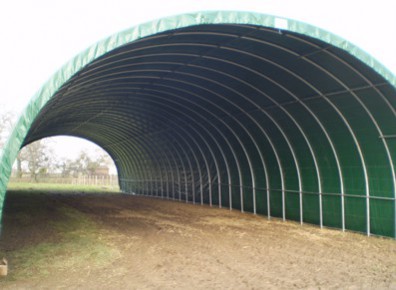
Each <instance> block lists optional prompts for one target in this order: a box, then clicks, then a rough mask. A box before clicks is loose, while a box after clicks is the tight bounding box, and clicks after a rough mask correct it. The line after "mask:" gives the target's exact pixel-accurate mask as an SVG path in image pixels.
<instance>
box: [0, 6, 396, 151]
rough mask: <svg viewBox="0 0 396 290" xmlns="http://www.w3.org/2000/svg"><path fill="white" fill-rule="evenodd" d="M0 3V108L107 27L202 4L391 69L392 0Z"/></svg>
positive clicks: (395, 36) (394, 53) (25, 94)
mask: <svg viewBox="0 0 396 290" xmlns="http://www.w3.org/2000/svg"><path fill="white" fill-rule="evenodd" d="M0 3H1V4H0V35H1V42H0V106H1V107H0V110H4V109H9V110H14V111H17V112H20V111H21V110H22V109H23V108H24V107H25V105H26V104H27V102H28V100H29V99H30V98H31V96H32V95H34V93H35V92H36V91H37V90H38V89H39V88H40V87H41V85H43V84H44V82H45V81H46V80H47V79H48V78H49V77H50V76H51V75H52V74H53V73H54V72H55V71H56V70H58V69H59V68H60V67H61V66H62V65H63V64H65V63H66V62H67V61H68V60H70V59H71V58H72V57H73V56H75V55H76V54H78V53H79V52H81V51H82V50H84V49H86V48H87V47H88V46H90V45H92V44H93V43H95V42H97V41H99V40H101V39H103V38H105V37H107V36H109V35H111V34H113V33H116V32H119V31H121V30H124V29H127V28H130V27H132V26H134V25H137V24H139V23H143V22H147V21H150V20H153V19H157V18H161V17H165V16H170V15H175V14H182V13H186V12H192V11H202V10H246V11H255V12H262V13H265V14H272V15H277V16H281V17H287V18H291V19H295V20H300V21H303V22H307V23H309V24H312V25H315V26H318V27H320V28H323V29H325V30H328V31H331V32H332V33H334V34H337V35H339V36H341V37H343V38H345V39H347V40H349V41H351V42H352V43H354V44H356V45H357V46H359V47H360V48H362V49H363V50H365V51H367V52H368V53H369V54H371V55H373V56H374V57H375V58H377V59H378V60H379V61H380V62H381V63H383V64H384V65H385V66H386V67H387V68H388V69H390V70H391V71H393V73H394V74H396V1H394V0H376V1H362V0H360V1H354V0H352V1H348V0H343V1H339V0H333V1H324V0H322V1H319V0H316V1H314V0H298V1H297V0H250V1H249V0H224V1H221V0H217V1H215V0H195V1H194V0H177V1H176V0H167V1H156V0H151V1H150V0H143V1H138V0H135V1H132V0H129V1H128V0H125V1H121V0H111V1H102V0H94V1H91V0H68V1H54V0H52V1H44V0H34V1H32V0H25V1H18V0H16V1H11V0H3V1H1V2H0ZM69 149H70V146H69Z"/></svg>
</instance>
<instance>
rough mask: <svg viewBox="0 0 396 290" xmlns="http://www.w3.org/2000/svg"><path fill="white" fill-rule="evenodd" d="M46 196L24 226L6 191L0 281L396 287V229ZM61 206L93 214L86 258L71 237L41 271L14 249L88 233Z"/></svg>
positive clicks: (23, 284) (132, 200)
mask: <svg viewBox="0 0 396 290" xmlns="http://www.w3.org/2000/svg"><path fill="white" fill-rule="evenodd" d="M40 196H41V195H40ZM40 198H43V196H41V197H40ZM44 198H45V199H46V203H45V205H44V206H42V208H40V209H41V213H40V214H37V215H36V216H31V217H29V219H28V221H25V223H24V224H23V223H22V226H21V221H20V219H19V221H17V220H16V218H15V216H14V215H17V214H20V213H21V211H22V210H24V206H23V200H22V197H12V196H10V197H9V199H8V200H7V203H6V204H8V205H9V207H8V210H7V208H6V213H5V218H4V231H3V234H2V237H1V240H0V250H1V251H2V253H5V255H6V256H7V258H8V259H9V263H10V269H9V271H10V275H9V276H8V277H6V278H2V279H0V288H2V289H291V288H304V289H305V288H310V289H311V288H312V289H318V288H321V289H338V288H347V289H362V288H363V289H396V242H395V241H394V240H391V239H382V238H376V237H366V236H364V235H360V234H354V233H342V232H341V231H338V230H329V229H319V228H318V227H314V226H308V225H304V226H300V225H299V224H297V223H293V222H282V221H279V220H271V221H269V220H267V219H266V218H264V217H261V216H254V215H251V214H242V213H240V212H237V211H228V210H226V209H217V208H209V207H207V206H199V205H191V204H184V203H179V202H173V201H165V200H160V199H150V198H144V197H136V196H125V195H119V194H111V195H107V194H85V195H65V194H63V195H62V194H52V195H45V196H44ZM13 203H14V204H15V205H19V207H17V206H14V207H12V204H13ZM26 206H27V205H26ZM29 206H30V207H31V206H32V203H31V202H30V204H29ZM33 206H34V205H33ZM37 207H40V202H38V203H37ZM59 207H60V208H67V209H71V210H73V212H77V213H78V215H80V216H84V218H85V219H87V220H88V221H89V223H88V225H85V224H84V225H83V226H86V227H90V226H94V227H95V233H94V234H95V238H94V239H93V240H92V241H91V242H90V244H89V246H88V247H85V246H84V253H83V255H84V256H83V257H84V258H82V259H77V260H76V259H74V260H70V259H71V257H72V256H73V255H79V256H81V255H82V254H81V253H80V252H78V251H77V250H76V249H75V248H73V247H75V246H73V247H71V248H70V247H69V244H67V245H66V244H65V246H64V247H65V250H64V251H61V250H60V251H57V252H54V253H56V254H51V255H50V257H46V258H44V259H42V260H40V261H38V262H37V263H41V264H42V263H44V264H45V265H48V266H44V267H43V266H40V269H38V270H37V269H36V270H37V271H35V270H34V268H35V265H34V264H33V265H32V266H31V267H32V268H33V269H31V272H26V269H25V272H23V271H22V270H21V269H19V268H18V263H22V262H23V261H20V260H18V257H20V255H19V254H17V253H20V252H21V251H23V250H24V249H27V248H29V247H32V246H35V247H39V246H40V245H42V244H46V245H50V246H51V247H53V246H54V245H56V244H57V243H60V244H61V243H62V242H64V239H65V237H64V236H62V233H59V231H69V232H70V233H72V232H73V231H74V233H76V232H77V233H78V235H79V237H80V236H84V235H85V234H86V235H87V236H89V235H90V229H88V228H84V229H83V230H82V231H81V230H80V231H78V230H77V229H74V230H73V228H71V229H70V228H62V229H61V230H59V228H58V229H57V228H56V226H54V224H56V222H58V220H60V219H62V217H61V216H60V214H59V212H58V211H57V209H56V208H59ZM11 208H13V209H14V210H12V211H11ZM32 221H33V222H32ZM74 226H76V225H74ZM72 227H73V226H72ZM96 243H99V244H101V245H102V246H103V249H104V250H103V251H106V252H107V253H110V255H109V256H106V257H105V258H103V259H104V260H103V261H104V262H103V263H102V262H101V263H97V261H96V260H95V259H99V258H100V253H98V250H97V248H95V245H96ZM62 247H63V246H62ZM73 251H74V252H73ZM76 251H77V252H76ZM76 253H77V254H76ZM79 253H80V254H79ZM18 255H19V256H18ZM43 255H45V254H43ZM19 259H20V258H19ZM62 260H63V261H65V263H63V264H62ZM18 261H19V262H18ZM70 261H72V262H70ZM60 265H61V266H60ZM18 271H19V274H18V275H16V274H15V275H13V273H18ZM21 271H22V272H21ZM21 273H22V274H21ZM23 273H25V274H26V275H25V276H24V274H23Z"/></svg>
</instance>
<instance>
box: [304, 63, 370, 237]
mask: <svg viewBox="0 0 396 290" xmlns="http://www.w3.org/2000/svg"><path fill="white" fill-rule="evenodd" d="M303 59H304V60H305V61H307V62H309V63H310V64H312V65H313V66H315V67H316V68H318V69H320V70H322V71H323V72H324V73H326V74H327V75H329V76H330V77H334V76H333V75H332V74H331V73H329V72H328V71H327V70H326V69H324V68H322V67H321V66H320V65H318V64H316V63H314V62H312V61H310V60H309V59H307V58H305V57H303ZM334 80H337V79H336V78H334ZM341 85H342V84H341ZM322 97H323V99H325V100H326V101H327V103H328V104H329V105H330V106H332V107H333V109H334V110H335V111H337V112H338V114H339V116H340V118H341V119H342V120H343V122H344V124H345V126H346V127H347V129H348V131H349V133H350V134H351V136H352V139H353V141H354V143H355V146H356V149H357V152H358V154H359V157H360V161H361V162H362V168H363V173H364V179H365V188H366V196H367V200H366V210H367V211H366V216H367V217H366V223H367V235H368V236H370V199H369V197H370V186H369V179H368V173H367V167H366V162H365V159H364V155H363V152H362V149H361V147H360V143H359V141H358V139H357V137H356V135H355V132H354V131H353V129H352V127H351V125H350V124H349V122H348V120H347V119H346V117H345V116H344V114H343V113H342V112H341V111H340V109H339V108H338V107H337V106H336V105H335V104H334V103H333V102H332V101H331V100H330V99H329V98H328V97H326V96H325V95H323V96H322ZM344 206H345V205H344ZM344 211H345V209H344ZM344 215H345V213H344ZM344 218H345V217H344ZM344 223H345V221H344Z"/></svg>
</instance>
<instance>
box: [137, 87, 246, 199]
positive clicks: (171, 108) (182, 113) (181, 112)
mask: <svg viewBox="0 0 396 290" xmlns="http://www.w3.org/2000/svg"><path fill="white" fill-rule="evenodd" d="M141 94H143V93H141ZM146 95H149V96H151V97H156V98H159V99H164V98H162V97H159V96H157V95H150V94H146ZM179 98H181V97H179ZM167 101H168V100H167ZM150 102H153V101H152V100H150ZM159 104H160V105H161V106H167V107H168V109H169V110H175V108H174V107H171V106H169V105H164V103H159ZM178 105H180V104H178ZM183 107H184V109H185V110H190V111H191V113H196V112H195V111H193V110H191V109H190V108H189V107H186V106H183ZM177 112H178V114H180V115H184V116H186V117H188V118H190V116H189V115H186V114H185V113H184V112H183V111H179V110H177ZM200 117H201V116H200ZM201 118H202V117H201ZM190 119H191V120H192V121H193V122H195V123H196V120H195V119H192V118H190ZM203 120H205V119H204V118H203ZM205 121H206V120H205ZM196 124H197V125H199V126H200V127H201V128H202V129H204V130H205V131H206V132H207V134H209V135H210V136H211V138H212V139H213V141H214V142H215V143H216V144H217V146H218V147H219V148H218V149H219V150H220V151H221V152H222V153H221V154H222V156H223V157H225V154H224V152H223V150H222V149H221V146H220V145H219V144H218V142H217V140H216V139H215V138H214V137H213V135H212V134H211V133H210V132H209V131H208V130H206V128H205V127H203V126H202V125H201V124H199V123H196ZM174 125H175V126H178V124H177V123H174ZM210 125H211V124H210ZM212 127H213V128H215V129H216V130H217V132H218V133H219V134H220V135H221V136H222V137H223V139H224V140H225V142H226V143H227V144H228V146H229V147H230V150H231V152H234V150H233V149H232V146H231V144H230V143H229V142H228V140H227V138H226V137H225V136H224V135H223V134H222V133H221V131H219V130H218V129H217V128H216V127H215V126H213V125H212ZM180 129H182V128H180ZM191 129H193V130H194V131H195V132H197V133H198V131H196V130H195V129H194V128H191ZM184 132H185V133H186V134H188V135H190V134H189V133H188V132H187V131H184ZM199 136H201V138H202V140H203V142H204V143H205V144H206V145H207V148H208V149H209V150H210V152H211V155H212V157H213V158H214V160H216V158H215V157H214V156H215V155H214V153H213V151H211V147H210V146H209V145H208V144H207V142H206V140H205V138H203V137H202V135H201V134H199ZM195 143H196V142H195ZM196 145H197V146H198V144H197V143H196ZM198 150H199V151H200V153H201V155H202V156H203V159H204V160H206V158H205V154H204V153H203V151H202V149H200V146H198ZM233 155H234V160H235V162H236V164H238V159H237V157H236V155H235V152H234V154H233ZM205 164H208V162H207V161H205ZM226 164H228V162H227V161H226ZM227 166H228V165H227ZM237 167H238V166H237ZM229 171H230V170H229V168H228V167H227V174H228V177H229V178H230V173H229ZM239 174H240V171H239ZM208 176H210V175H208ZM240 177H241V175H240ZM229 180H231V178H230V179H229ZM209 182H210V181H209ZM240 184H242V182H241V183H240ZM230 185H231V183H230ZM201 196H202V189H201ZM230 200H231V199H230ZM201 204H202V197H201Z"/></svg>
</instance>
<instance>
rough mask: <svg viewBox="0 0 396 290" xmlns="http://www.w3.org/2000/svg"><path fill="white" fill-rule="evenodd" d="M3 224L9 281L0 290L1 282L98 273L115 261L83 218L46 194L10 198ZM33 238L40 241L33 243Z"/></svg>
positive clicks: (114, 255) (18, 194) (13, 194)
mask: <svg viewBox="0 0 396 290" xmlns="http://www.w3.org/2000/svg"><path fill="white" fill-rule="evenodd" d="M6 205H7V203H6ZM4 223H5V225H4V227H5V228H6V231H5V232H3V235H4V237H3V236H2V237H1V238H2V239H3V238H4V239H7V238H9V239H10V241H5V240H3V241H2V243H1V245H2V246H3V249H0V253H1V254H3V255H4V256H6V257H7V259H8V261H9V276H7V277H6V278H5V279H2V280H0V288H1V284H2V283H6V282H7V281H15V280H25V279H40V278H42V277H46V276H48V275H50V274H51V273H59V272H65V275H67V274H68V273H70V274H71V271H72V272H73V271H75V272H76V273H78V272H80V271H85V270H89V269H94V268H98V267H104V266H106V265H108V264H109V263H111V262H112V261H114V260H115V259H117V258H119V257H120V252H119V251H118V250H116V249H114V248H112V247H111V246H110V245H108V244H107V243H106V241H105V240H104V239H102V236H103V234H104V232H103V231H102V230H101V229H100V228H99V226H98V225H97V224H96V223H95V222H94V221H93V220H92V219H91V218H90V217H89V216H88V215H86V214H84V213H81V212H80V211H78V210H76V209H74V208H72V207H70V206H68V205H65V204H63V203H62V202H59V201H58V200H57V199H56V197H54V195H51V194H38V195H37V194H31V192H11V194H10V202H9V203H8V208H7V210H6V211H5V218H4ZM7 229H8V230H7ZM12 230H13V231H14V233H12ZM15 231H17V232H16V233H15ZM37 232H38V235H40V234H41V233H42V234H43V235H44V237H39V238H38V240H37V239H36V240H35V235H37ZM29 233H32V234H31V235H29ZM11 236H13V237H11ZM26 238H27V239H29V240H28V241H23V242H20V243H21V245H20V246H17V247H13V246H9V247H8V248H7V244H8V243H9V242H12V241H13V240H17V241H18V240H19V241H21V239H26ZM4 248H5V249H4Z"/></svg>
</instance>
